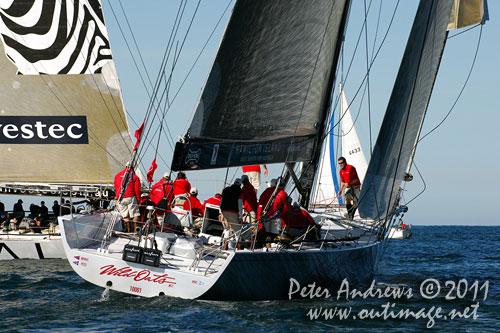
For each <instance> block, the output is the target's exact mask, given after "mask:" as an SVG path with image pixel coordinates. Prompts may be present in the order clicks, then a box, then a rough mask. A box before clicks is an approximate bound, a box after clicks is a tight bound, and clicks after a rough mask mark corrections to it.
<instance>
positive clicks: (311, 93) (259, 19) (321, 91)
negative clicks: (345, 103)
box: [172, 0, 347, 170]
mask: <svg viewBox="0 0 500 333" xmlns="http://www.w3.org/2000/svg"><path fill="white" fill-rule="evenodd" d="M346 2H347V1H345V0H343V1H340V0H316V1H314V2H309V1H301V0H275V1H267V0H243V1H238V2H237V4H236V5H235V8H234V10H233V14H232V16H231V19H230V21H229V24H228V27H227V29H226V32H225V35H224V37H223V40H222V42H221V45H220V48H219V51H218V53H217V56H216V59H215V61H214V64H213V66H212V70H211V72H210V75H209V78H208V80H207V83H206V85H205V88H204V91H203V94H202V97H201V100H200V102H199V105H198V108H197V110H196V113H195V115H194V118H193V120H192V122H191V126H190V128H189V131H188V133H187V135H186V143H179V144H177V146H176V152H175V153H174V161H173V163H172V164H173V166H172V167H173V168H174V170H178V169H193V168H197V169H203V168H205V167H219V165H224V166H238V165H245V164H248V161H245V160H247V159H248V158H250V159H251V157H248V156H246V157H243V159H240V160H239V159H234V158H232V159H230V160H228V159H226V160H221V161H218V162H217V161H216V162H215V163H210V162H213V161H211V157H212V150H213V145H210V144H208V146H207V145H206V143H208V142H210V143H214V144H219V147H222V146H224V147H229V146H232V147H235V148H234V149H236V150H241V149H242V147H247V146H248V145H249V144H250V145H256V146H262V145H264V146H265V145H267V144H268V143H270V142H279V143H280V144H279V145H280V146H282V147H283V148H285V149H288V150H290V151H292V152H294V153H293V154H282V153H280V154H266V153H264V154H263V155H262V156H261V157H260V158H261V159H264V160H263V161H262V162H267V163H273V162H284V161H291V160H294V159H296V160H300V161H304V160H309V159H310V158H311V155H312V149H311V147H310V145H308V144H304V142H306V141H307V142H309V141H311V142H312V141H314V140H311V138H314V137H317V136H318V135H320V128H321V125H320V124H321V122H322V121H323V118H324V115H325V105H326V103H327V100H328V96H329V94H330V87H331V84H330V81H331V78H332V71H333V70H334V68H335V67H336V64H335V60H336V54H338V51H337V50H336V48H337V47H338V40H339V36H342V34H343V30H344V24H343V20H342V17H343V15H344V12H345V10H346ZM228 144H230V145H229V146H228ZM193 145H196V148H194V147H193ZM205 146H206V147H205ZM200 147H201V148H200ZM203 147H205V148H206V149H208V150H207V151H204V150H203ZM198 149H202V151H203V152H202V153H201V154H200V156H201V159H200V161H199V163H197V166H196V167H195V166H194V165H193V164H189V165H187V164H185V163H184V160H186V156H187V155H188V154H189V150H191V151H198ZM262 149H264V148H262ZM298 150H301V151H298ZM280 151H281V152H283V150H282V148H280ZM229 154H231V156H233V154H232V153H230V152H228V155H225V156H229ZM291 155H292V156H291ZM204 156H208V157H210V160H208V161H207V160H203V158H204ZM221 158H222V159H224V157H223V155H221ZM187 160H189V159H187ZM215 165H217V166H215Z"/></svg>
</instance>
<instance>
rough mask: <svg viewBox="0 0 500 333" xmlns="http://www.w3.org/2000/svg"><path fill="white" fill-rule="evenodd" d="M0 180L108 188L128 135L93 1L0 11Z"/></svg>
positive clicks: (29, 4)
mask: <svg viewBox="0 0 500 333" xmlns="http://www.w3.org/2000/svg"><path fill="white" fill-rule="evenodd" d="M0 34H1V42H0V150H1V151H2V159H1V160H0V169H1V170H2V173H1V174H0V182H35V183H85V184H104V183H110V182H111V181H112V179H113V176H114V174H116V173H117V172H118V171H119V170H121V169H122V168H123V165H124V164H125V163H126V161H127V160H129V159H130V156H131V137H130V133H129V131H128V124H127V119H126V117H125V113H124V110H123V103H122V98H121V92H120V86H119V82H118V78H117V75H116V69H115V65H114V62H113V59H112V56H111V49H110V45H109V41H108V33H107V31H106V26H105V24H104V19H103V16H102V12H101V4H100V2H99V1H98V0H81V1H35V2H33V1H14V2H11V1H7V2H5V1H4V2H2V5H0Z"/></svg>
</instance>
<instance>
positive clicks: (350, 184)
mask: <svg viewBox="0 0 500 333" xmlns="http://www.w3.org/2000/svg"><path fill="white" fill-rule="evenodd" d="M338 162H339V165H340V170H339V173H340V182H341V183H340V190H339V192H338V193H337V197H340V196H341V195H342V193H343V191H344V189H346V192H345V194H344V197H345V202H346V204H345V207H346V208H347V214H346V217H348V218H349V219H351V220H352V219H354V213H355V212H356V209H357V208H358V204H357V203H358V198H359V193H360V188H361V181H360V180H359V177H358V173H357V172H356V168H355V167H353V166H352V165H349V164H347V161H346V159H345V158H344V157H343V156H340V157H339V158H338Z"/></svg>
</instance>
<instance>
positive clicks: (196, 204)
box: [183, 187, 203, 220]
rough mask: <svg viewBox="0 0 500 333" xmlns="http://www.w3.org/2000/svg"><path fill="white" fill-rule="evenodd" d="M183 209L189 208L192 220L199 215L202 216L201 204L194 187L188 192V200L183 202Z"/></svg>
mask: <svg viewBox="0 0 500 333" xmlns="http://www.w3.org/2000/svg"><path fill="white" fill-rule="evenodd" d="M183 208H184V210H190V209H191V214H192V216H193V220H194V219H197V218H199V217H203V206H202V205H201V202H200V200H198V189H197V188H196V187H192V188H191V191H190V193H189V197H188V200H186V202H184V207H183Z"/></svg>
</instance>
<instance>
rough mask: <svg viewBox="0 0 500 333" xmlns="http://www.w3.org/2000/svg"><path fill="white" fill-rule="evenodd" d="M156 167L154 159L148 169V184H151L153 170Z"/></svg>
mask: <svg viewBox="0 0 500 333" xmlns="http://www.w3.org/2000/svg"><path fill="white" fill-rule="evenodd" d="M157 167H158V165H156V158H155V159H154V160H153V163H151V166H150V167H149V170H148V175H147V177H148V182H149V183H152V182H153V175H154V173H155V170H156V168H157Z"/></svg>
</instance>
